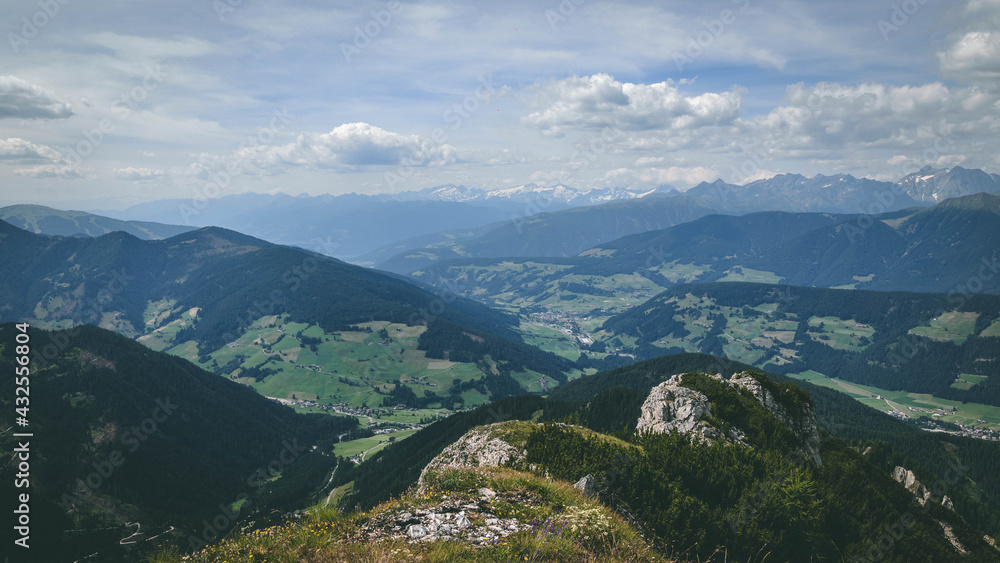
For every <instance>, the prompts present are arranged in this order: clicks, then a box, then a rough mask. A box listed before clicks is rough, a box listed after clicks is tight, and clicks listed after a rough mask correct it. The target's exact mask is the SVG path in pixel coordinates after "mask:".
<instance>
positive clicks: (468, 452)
mask: <svg viewBox="0 0 1000 563" xmlns="http://www.w3.org/2000/svg"><path fill="white" fill-rule="evenodd" d="M525 455H527V454H526V453H525V452H522V451H520V450H518V449H517V448H515V447H514V446H512V445H510V444H508V443H507V442H505V441H503V440H501V439H500V438H495V437H494V438H491V437H490V433H489V428H485V427H484V428H474V429H472V430H470V431H468V432H466V433H465V435H464V436H462V437H461V438H459V439H458V441H456V442H454V443H453V444H451V445H449V446H448V447H446V448H445V449H444V450H442V451H441V453H440V454H438V455H437V456H435V457H434V459H432V460H431V462H430V463H428V464H427V466H426V467H424V469H423V471H421V472H420V479H419V480H418V481H417V483H418V485H419V487H420V489H421V490H423V485H424V475H425V474H426V473H427V472H428V471H430V470H440V469H445V468H448V467H500V466H502V465H506V464H508V463H510V462H518V461H521V460H523V459H524V457H525Z"/></svg>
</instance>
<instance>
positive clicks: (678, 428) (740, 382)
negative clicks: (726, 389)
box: [636, 373, 823, 466]
mask: <svg viewBox="0 0 1000 563" xmlns="http://www.w3.org/2000/svg"><path fill="white" fill-rule="evenodd" d="M682 377H683V375H675V376H673V377H671V378H670V379H668V380H667V381H664V382H663V383H661V384H659V385H657V386H656V387H654V388H653V389H652V390H651V391H650V392H649V396H648V397H646V401H645V402H644V403H643V405H642V410H641V414H640V416H639V421H638V424H637V426H636V429H637V430H638V431H646V432H654V433H663V434H671V433H674V432H680V433H681V434H685V435H688V436H691V437H692V438H693V439H694V440H695V441H699V442H706V443H709V444H711V443H714V442H717V441H722V442H724V443H729V444H736V445H740V446H748V445H749V444H748V443H747V439H746V434H745V433H744V432H743V431H742V430H740V429H739V428H735V427H732V426H727V427H726V428H725V429H718V428H715V427H714V426H712V425H711V424H709V423H708V422H707V421H706V420H705V419H707V418H710V417H712V416H713V415H712V405H711V402H710V401H709V400H708V397H706V396H705V395H704V394H703V393H699V392H698V391H694V390H693V389H688V388H687V387H683V386H682V385H681V378H682ZM709 377H712V378H714V379H716V380H718V381H719V382H721V383H723V384H725V385H729V386H731V387H735V388H738V389H744V390H746V391H748V392H749V393H750V394H751V395H753V397H754V398H755V399H757V401H758V402H759V403H760V404H761V406H763V407H764V408H765V409H766V410H767V411H768V412H770V413H772V414H773V415H774V416H775V417H777V418H778V419H779V420H781V422H782V423H784V424H785V426H786V427H787V428H788V429H789V430H790V431H791V432H792V433H794V434H795V435H796V436H797V437H798V438H799V439H800V440H801V446H800V448H799V451H800V452H801V453H802V455H803V456H804V457H805V458H806V459H809V460H810V461H812V462H813V463H814V464H816V465H817V466H822V464H823V460H822V459H821V458H820V455H819V452H820V437H819V428H818V427H817V426H816V417H815V415H814V414H813V412H812V409H811V407H809V405H808V404H805V405H803V407H802V409H801V412H797V413H793V412H789V410H788V409H786V408H785V406H784V405H782V404H781V403H780V402H779V401H778V400H777V399H776V398H775V397H774V396H773V395H772V394H771V392H770V391H768V390H767V389H766V388H765V387H764V386H763V385H762V384H761V383H760V382H759V381H758V380H757V379H756V378H755V377H754V376H753V375H751V374H749V373H741V374H737V375H734V376H733V377H732V378H731V379H729V380H726V379H724V378H723V377H722V376H720V375H709Z"/></svg>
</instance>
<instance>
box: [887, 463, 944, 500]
mask: <svg viewBox="0 0 1000 563" xmlns="http://www.w3.org/2000/svg"><path fill="white" fill-rule="evenodd" d="M892 478H893V479H895V480H896V481H897V482H898V483H900V484H901V485H903V487H904V488H906V490H907V491H910V492H911V493H913V496H915V497H917V502H919V503H920V506H923V505H925V504H927V499H929V498H931V492H930V491H928V490H927V487H925V486H924V485H923V483H921V482H920V481H917V476H916V475H914V474H913V472H912V471H910V470H909V469H907V468H905V467H902V466H900V465H897V466H896V469H894V470H893V471H892ZM948 500H949V501H950V500H951V499H948Z"/></svg>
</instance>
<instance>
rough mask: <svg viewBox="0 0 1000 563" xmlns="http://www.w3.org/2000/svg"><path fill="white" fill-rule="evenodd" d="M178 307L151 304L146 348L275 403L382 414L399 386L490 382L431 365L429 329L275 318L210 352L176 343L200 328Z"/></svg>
mask: <svg viewBox="0 0 1000 563" xmlns="http://www.w3.org/2000/svg"><path fill="white" fill-rule="evenodd" d="M172 306H173V304H172V303H168V302H160V303H157V304H150V307H149V308H148V309H147V315H146V319H147V330H148V332H147V334H146V335H144V336H142V337H140V339H139V340H140V341H141V342H143V343H144V344H146V345H148V346H150V347H152V348H154V349H156V348H160V349H166V351H167V352H169V353H171V354H174V355H178V356H182V357H184V358H187V359H188V360H191V361H192V362H195V363H197V364H199V365H200V366H201V367H203V368H205V369H208V370H209V371H214V372H216V373H219V372H221V373H222V374H223V375H224V376H227V377H229V378H230V379H232V380H234V381H238V382H240V383H245V384H247V385H250V386H252V387H254V388H255V389H257V391H258V392H260V393H261V394H262V395H265V396H268V397H276V398H281V399H298V400H311V401H317V402H323V403H331V404H336V403H341V402H342V403H345V404H347V405H349V406H352V407H362V406H365V405H367V406H368V407H372V408H375V407H379V406H381V405H382V401H383V398H384V394H385V393H387V392H388V391H390V390H391V389H392V388H393V383H394V382H395V381H397V380H398V381H400V382H401V383H405V384H406V385H408V386H409V387H411V388H412V389H413V391H414V393H416V394H417V395H418V396H424V394H425V391H430V392H431V393H432V394H435V395H441V396H445V395H447V394H448V390H449V388H451V386H452V383H453V381H454V380H456V379H457V380H459V381H463V382H464V381H469V380H472V379H479V378H480V377H482V376H483V373H482V371H480V369H479V368H478V367H476V366H475V365H474V364H469V363H456V362H449V361H444V360H439V359H433V358H428V357H427V356H426V353H425V352H423V351H421V350H417V346H418V340H419V338H420V335H421V334H422V333H423V332H424V331H425V330H426V327H424V326H407V325H404V324H390V323H388V322H385V321H374V322H370V323H364V324H359V325H355V327H356V330H347V331H340V332H335V333H326V332H324V331H323V330H322V329H321V328H320V327H319V326H317V325H307V324H304V323H293V322H290V321H288V319H287V317H279V316H276V315H272V316H268V317H262V318H260V319H257V320H256V321H255V322H254V323H253V324H252V325H251V326H250V327H249V328H248V329H247V331H246V332H245V333H244V334H243V335H241V336H240V337H239V338H238V339H236V340H235V341H233V342H230V343H228V344H227V345H226V346H224V347H222V348H220V349H218V350H215V351H212V352H209V353H205V352H204V351H199V350H198V347H197V345H196V344H195V343H194V342H182V343H175V342H173V338H174V337H175V335H176V333H177V331H178V330H180V329H181V328H183V327H184V326H187V324H188V323H191V322H197V312H198V311H197V309H191V310H186V311H179V310H177V309H172ZM261 370H267V371H264V372H263V373H262V371H261ZM272 372H273V373H272ZM522 377H523V378H524V379H525V380H526V381H530V382H533V384H534V385H533V388H532V390H534V391H537V390H539V389H540V387H541V386H540V385H539V384H538V381H539V380H540V379H541V378H542V376H541V375H540V374H537V373H534V372H527V373H525V374H522ZM550 382H551V380H550ZM551 383H554V382H551ZM462 397H463V399H464V400H465V401H466V403H465V405H466V406H467V407H469V406H475V405H480V404H483V403H485V402H487V401H488V399H489V398H488V397H487V396H486V395H483V394H482V393H479V392H478V391H474V390H473V391H466V392H465V393H463V395H462ZM431 406H436V405H434V404H432V405H431Z"/></svg>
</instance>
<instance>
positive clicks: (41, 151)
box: [0, 137, 62, 162]
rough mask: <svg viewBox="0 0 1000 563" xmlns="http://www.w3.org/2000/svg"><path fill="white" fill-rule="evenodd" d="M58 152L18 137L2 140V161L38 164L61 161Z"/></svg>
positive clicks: (0, 157)
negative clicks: (37, 162)
mask: <svg viewBox="0 0 1000 563" xmlns="http://www.w3.org/2000/svg"><path fill="white" fill-rule="evenodd" d="M61 160H62V155H61V154H59V152H58V151H56V150H55V149H53V148H51V147H47V146H45V145H38V144H35V143H32V142H30V141H26V140H24V139H21V138H18V137H11V138H10V139H0V161H15V162H36V161H61Z"/></svg>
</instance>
